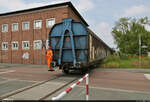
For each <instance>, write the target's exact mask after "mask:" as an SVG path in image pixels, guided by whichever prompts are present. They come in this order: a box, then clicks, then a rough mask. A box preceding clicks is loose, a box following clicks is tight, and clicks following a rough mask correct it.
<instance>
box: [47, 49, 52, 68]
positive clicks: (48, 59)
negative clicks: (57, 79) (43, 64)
mask: <svg viewBox="0 0 150 102" xmlns="http://www.w3.org/2000/svg"><path fill="white" fill-rule="evenodd" d="M46 57H47V64H48V67H49V69H52V67H51V65H50V63H51V61H52V60H53V52H52V50H51V49H49V50H48V51H47V54H46Z"/></svg>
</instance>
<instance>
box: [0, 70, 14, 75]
mask: <svg viewBox="0 0 150 102" xmlns="http://www.w3.org/2000/svg"><path fill="white" fill-rule="evenodd" d="M12 72H15V70H9V71H5V72H0V74H5V73H12Z"/></svg>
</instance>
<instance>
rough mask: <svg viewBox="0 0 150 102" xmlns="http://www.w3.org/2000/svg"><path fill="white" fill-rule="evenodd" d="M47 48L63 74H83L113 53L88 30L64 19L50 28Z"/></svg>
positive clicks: (70, 19) (79, 24)
mask: <svg viewBox="0 0 150 102" xmlns="http://www.w3.org/2000/svg"><path fill="white" fill-rule="evenodd" d="M49 46H51V47H52V50H53V53H54V56H53V61H54V62H55V63H56V66H58V67H59V69H62V71H63V72H64V73H69V71H70V70H81V71H82V72H84V71H86V70H87V69H88V68H90V66H92V65H95V64H97V63H99V62H100V61H101V60H102V59H104V58H105V57H107V56H109V55H111V54H112V53H113V50H112V49H111V48H110V47H109V46H107V45H106V44H105V43H104V42H103V41H102V40H101V39H100V38H99V37H98V36H97V35H96V34H94V33H93V32H92V31H91V30H90V29H89V28H87V27H86V26H84V25H83V24H82V23H81V22H76V21H74V20H73V19H72V18H65V19H63V20H62V22H61V23H58V24H55V25H54V26H53V27H52V29H51V31H50V33H49Z"/></svg>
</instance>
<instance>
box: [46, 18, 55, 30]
mask: <svg viewBox="0 0 150 102" xmlns="http://www.w3.org/2000/svg"><path fill="white" fill-rule="evenodd" d="M54 24H55V18H50V19H47V20H46V27H47V28H48V27H52V26H53V25H54Z"/></svg>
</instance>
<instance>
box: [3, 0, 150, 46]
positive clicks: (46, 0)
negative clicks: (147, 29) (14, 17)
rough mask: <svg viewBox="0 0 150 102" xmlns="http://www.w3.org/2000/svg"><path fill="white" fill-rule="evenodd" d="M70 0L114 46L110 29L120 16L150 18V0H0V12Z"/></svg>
mask: <svg viewBox="0 0 150 102" xmlns="http://www.w3.org/2000/svg"><path fill="white" fill-rule="evenodd" d="M65 1H71V2H72V3H73V5H74V6H75V8H76V9H77V10H78V11H79V13H80V14H81V15H82V16H83V18H84V19H85V20H86V21H87V23H88V24H89V25H90V26H89V28H91V29H92V30H93V31H94V32H95V33H96V34H97V35H98V36H99V37H100V38H101V39H102V40H103V41H104V42H105V43H106V44H108V45H109V46H110V47H112V48H114V47H116V45H115V44H114V40H113V37H112V35H111V30H112V28H113V27H114V24H115V21H117V20H118V19H119V18H120V17H136V18H140V17H145V16H147V17H148V18H150V0H0V13H5V12H10V11H16V10H21V9H27V8H33V7H39V6H44V5H49V4H55V3H60V2H65Z"/></svg>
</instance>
